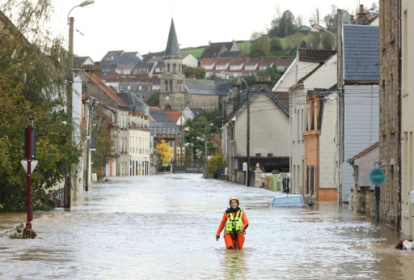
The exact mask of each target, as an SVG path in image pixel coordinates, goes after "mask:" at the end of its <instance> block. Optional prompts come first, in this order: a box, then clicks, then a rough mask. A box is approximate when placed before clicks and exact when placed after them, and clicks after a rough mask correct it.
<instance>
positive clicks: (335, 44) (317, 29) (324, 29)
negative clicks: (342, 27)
mask: <svg viewBox="0 0 414 280" xmlns="http://www.w3.org/2000/svg"><path fill="white" fill-rule="evenodd" d="M311 27H312V31H325V32H327V33H329V34H331V35H332V37H333V38H334V46H335V50H336V49H337V39H336V36H335V34H333V33H332V32H331V31H329V30H327V29H326V28H325V27H323V26H320V25H319V24H316V23H315V24H312V26H311Z"/></svg>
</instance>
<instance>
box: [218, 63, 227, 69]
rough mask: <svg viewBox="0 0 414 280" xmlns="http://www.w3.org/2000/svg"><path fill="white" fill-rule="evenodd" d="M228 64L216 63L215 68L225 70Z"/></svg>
mask: <svg viewBox="0 0 414 280" xmlns="http://www.w3.org/2000/svg"><path fill="white" fill-rule="evenodd" d="M227 66H228V64H224V65H217V66H216V69H217V70H226V69H227Z"/></svg>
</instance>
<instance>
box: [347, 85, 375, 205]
mask: <svg viewBox="0 0 414 280" xmlns="http://www.w3.org/2000/svg"><path fill="white" fill-rule="evenodd" d="M344 103H345V112H344V115H345V123H344V134H345V135H344V161H345V162H344V164H343V169H342V170H343V186H342V201H344V202H347V201H349V194H350V191H351V189H353V188H354V179H353V167H352V166H351V165H350V164H349V163H347V162H346V161H347V160H348V159H350V158H352V157H354V156H355V155H357V154H358V153H360V152H361V151H363V150H365V149H366V148H368V147H369V146H371V145H372V144H374V143H375V142H377V141H378V137H379V136H378V135H379V102H378V86H377V85H360V86H359V85H351V86H345V87H344Z"/></svg>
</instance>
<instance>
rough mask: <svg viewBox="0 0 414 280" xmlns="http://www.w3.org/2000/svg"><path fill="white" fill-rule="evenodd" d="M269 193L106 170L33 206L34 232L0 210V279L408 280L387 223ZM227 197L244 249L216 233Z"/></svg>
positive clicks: (409, 257) (407, 262)
mask: <svg viewBox="0 0 414 280" xmlns="http://www.w3.org/2000/svg"><path fill="white" fill-rule="evenodd" d="M274 195H275V193H274V192H271V191H268V190H265V189H260V188H253V187H246V186H240V185H235V184H230V183H227V182H222V181H218V180H204V179H202V178H201V175H200V174H195V175H194V174H177V175H175V174H173V175H167V176H146V177H127V178H111V182H107V183H105V184H97V185H92V186H91V188H90V191H89V192H88V193H86V194H85V196H84V197H83V198H81V199H80V200H79V201H76V202H74V203H73V207H72V208H71V209H70V210H59V209H57V210H55V211H51V212H46V213H42V212H35V213H34V220H33V222H32V226H33V229H34V230H35V231H36V233H37V234H38V237H37V238H36V239H34V240H13V239H9V238H8V237H7V234H4V233H5V232H6V231H7V229H12V228H13V227H14V226H16V225H17V224H19V223H21V222H25V221H26V214H25V213H21V214H4V213H0V279H29V278H30V279H39V280H44V279H99V280H100V279H111V280H112V279H122V280H129V279H209V280H211V279H318V280H319V279H329V280H331V279H380V280H382V279H384V280H386V279H392V280H399V279H411V278H412V275H413V274H414V271H413V267H414V265H413V264H414V251H398V250H395V249H394V246H395V244H396V243H397V242H398V240H400V239H402V238H401V237H400V236H399V235H398V234H397V233H396V232H395V231H394V230H392V229H390V228H389V227H388V226H387V225H375V224H374V223H372V222H371V220H367V218H366V217H363V216H360V215H357V214H355V213H353V212H352V211H350V210H349V209H347V208H346V207H343V208H340V207H338V206H337V204H336V203H335V202H333V203H326V202H320V203H318V204H317V205H315V207H313V208H312V209H307V210H299V209H298V211H294V210H293V209H270V208H269V203H270V201H271V200H272V198H273V196H274ZM232 196H238V197H239V198H240V201H241V207H242V208H244V209H246V211H247V210H248V218H249V223H250V225H249V228H248V230H247V235H246V243H245V245H244V250H242V251H229V250H226V249H224V248H223V240H222V239H221V240H220V242H217V241H216V239H215V233H216V230H217V224H218V223H219V222H220V219H221V217H222V215H223V212H222V210H223V208H224V207H223V201H227V200H228V198H230V197H232ZM28 271H30V273H29V272H28Z"/></svg>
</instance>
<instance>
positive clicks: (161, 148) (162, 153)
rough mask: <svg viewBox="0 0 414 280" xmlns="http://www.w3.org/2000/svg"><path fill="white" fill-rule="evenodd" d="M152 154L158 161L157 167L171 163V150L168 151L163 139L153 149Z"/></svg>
mask: <svg viewBox="0 0 414 280" xmlns="http://www.w3.org/2000/svg"><path fill="white" fill-rule="evenodd" d="M154 153H156V154H158V155H159V157H158V161H159V165H165V164H169V163H171V156H172V150H171V149H170V146H169V145H168V143H167V142H165V140H164V139H162V140H161V143H159V144H158V145H157V146H156V147H155V148H154Z"/></svg>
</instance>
